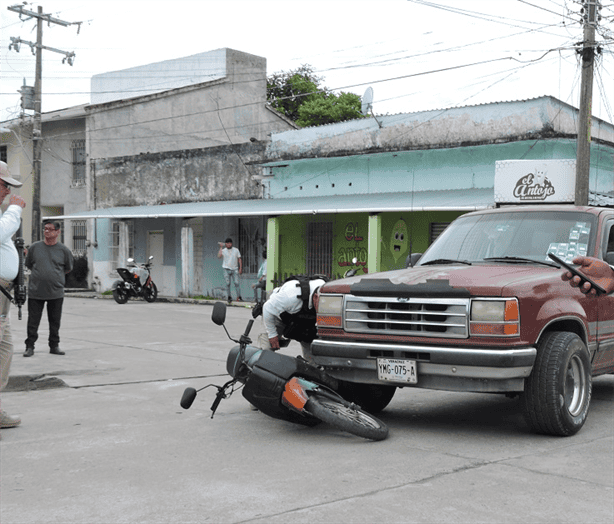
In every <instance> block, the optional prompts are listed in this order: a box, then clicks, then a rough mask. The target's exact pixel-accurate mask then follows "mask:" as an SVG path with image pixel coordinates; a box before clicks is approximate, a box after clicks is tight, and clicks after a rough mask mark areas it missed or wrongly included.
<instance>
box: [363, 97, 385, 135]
mask: <svg viewBox="0 0 614 524" xmlns="http://www.w3.org/2000/svg"><path fill="white" fill-rule="evenodd" d="M360 112H361V113H362V114H363V115H365V116H369V115H371V116H372V117H373V118H375V115H374V114H373V88H372V87H367V89H366V91H365V94H364V95H362V103H361V104H360ZM375 121H376V122H377V125H378V126H379V128H380V129H381V128H382V124H381V123H380V121H379V120H378V119H377V118H375Z"/></svg>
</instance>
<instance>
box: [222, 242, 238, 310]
mask: <svg viewBox="0 0 614 524" xmlns="http://www.w3.org/2000/svg"><path fill="white" fill-rule="evenodd" d="M219 246H220V250H219V251H218V253H217V258H223V259H224V261H223V262H222V270H223V271H224V280H225V281H226V291H227V294H228V303H229V304H230V303H231V302H232V296H231V295H230V281H231V280H232V281H233V282H234V285H235V289H236V290H237V302H242V301H243V299H242V298H241V289H240V287H239V275H240V274H241V273H243V260H241V253H240V251H239V250H238V249H237V248H236V247H232V238H227V239H226V240H225V241H224V242H219ZM224 246H225V247H224Z"/></svg>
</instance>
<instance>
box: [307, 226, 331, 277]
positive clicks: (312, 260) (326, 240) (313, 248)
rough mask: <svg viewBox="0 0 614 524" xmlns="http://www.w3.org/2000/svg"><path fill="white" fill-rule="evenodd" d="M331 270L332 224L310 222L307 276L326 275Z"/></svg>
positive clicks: (329, 273)
mask: <svg viewBox="0 0 614 524" xmlns="http://www.w3.org/2000/svg"><path fill="white" fill-rule="evenodd" d="M332 270H333V223H332V222H312V223H310V224H309V229H308V232H307V274H308V275H316V274H317V275H326V276H327V277H329V278H330V276H331V273H332Z"/></svg>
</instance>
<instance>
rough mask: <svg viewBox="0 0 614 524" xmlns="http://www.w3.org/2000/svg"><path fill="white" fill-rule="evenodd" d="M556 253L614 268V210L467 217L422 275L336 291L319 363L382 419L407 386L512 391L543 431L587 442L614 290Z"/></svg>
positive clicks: (612, 350)
mask: <svg viewBox="0 0 614 524" xmlns="http://www.w3.org/2000/svg"><path fill="white" fill-rule="evenodd" d="M548 253H554V254H556V255H558V256H559V257H560V258H561V259H563V260H565V261H567V262H570V261H571V260H572V259H573V258H574V257H575V256H577V255H587V256H593V257H597V258H601V259H604V260H606V261H608V263H609V264H610V265H614V209H612V208H600V207H575V206H569V205H541V206H539V205H532V206H510V207H500V208H496V209H489V210H485V211H478V212H473V213H468V214H466V215H463V216H461V217H459V218H458V219H456V220H455V221H454V222H453V223H452V224H451V225H450V226H449V227H448V228H447V229H446V230H445V231H444V232H443V233H442V234H441V235H440V236H439V238H438V239H437V240H436V241H435V242H434V243H433V244H432V245H431V246H430V247H429V249H428V250H427V251H426V252H425V253H424V254H423V255H422V256H421V257H420V258H419V260H418V261H417V263H416V264H415V265H414V266H413V267H407V268H406V269H402V270H395V271H386V272H381V273H373V274H368V275H361V276H356V277H351V278H345V279H341V280H335V281H331V282H328V283H327V284H325V285H324V286H322V288H321V289H320V292H319V296H318V297H316V301H315V302H316V309H317V327H318V337H317V339H316V340H314V342H313V344H312V346H311V353H312V354H311V358H312V359H313V360H314V361H315V363H317V364H318V365H320V366H322V367H323V368H324V369H325V370H326V371H327V372H328V373H330V374H331V375H333V376H334V377H336V378H338V379H339V380H340V381H341V384H342V388H343V389H344V395H345V396H346V397H348V398H351V399H353V400H354V401H355V402H357V403H358V404H360V405H361V406H362V407H363V408H364V409H367V410H371V411H373V412H378V411H381V410H382V409H384V408H385V407H386V406H387V405H388V403H389V402H390V400H391V399H392V397H393V395H394V393H395V391H396V388H399V387H407V388H412V387H414V388H415V387H418V388H429V389H441V390H450V391H474V392H491V393H505V394H508V395H511V396H515V395H520V396H521V405H522V408H523V413H524V416H525V419H526V421H527V423H528V424H529V426H530V427H531V429H532V430H533V431H536V432H538V433H545V434H551V435H562V436H567V435H573V434H575V433H576V432H577V431H579V430H580V428H581V427H582V426H583V424H584V422H585V420H586V417H587V414H588V411H589V406H590V399H591V385H592V382H591V380H592V378H591V377H592V376H596V375H601V374H605V373H613V372H614V296H613V295H614V294H610V295H601V296H595V295H584V294H582V293H581V292H580V291H579V290H578V289H577V288H572V287H571V286H570V285H569V283H567V282H563V281H562V280H561V274H562V272H563V271H562V269H561V268H560V266H559V265H557V264H556V263H555V262H553V261H552V260H551V259H550V258H549V257H548Z"/></svg>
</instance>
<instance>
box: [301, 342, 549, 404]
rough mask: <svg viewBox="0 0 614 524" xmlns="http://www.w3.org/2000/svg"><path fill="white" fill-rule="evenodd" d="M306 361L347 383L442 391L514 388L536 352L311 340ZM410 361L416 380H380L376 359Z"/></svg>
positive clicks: (521, 386) (521, 382)
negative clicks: (414, 381) (406, 381)
mask: <svg viewBox="0 0 614 524" xmlns="http://www.w3.org/2000/svg"><path fill="white" fill-rule="evenodd" d="M310 351H311V355H310V357H311V358H312V360H313V361H314V362H315V363H316V364H317V365H319V366H322V367H323V368H324V369H325V371H326V372H328V373H329V374H330V375H332V376H334V377H335V378H337V379H340V380H347V381H350V382H359V383H369V384H386V385H394V386H399V387H405V386H411V387H419V388H427V389H442V390H448V391H475V392H490V393H502V392H520V391H523V390H524V379H525V378H526V377H528V376H529V375H530V374H531V370H532V369H533V362H534V361H535V356H536V355H537V350H536V349H535V348H534V347H523V348H514V349H499V348H471V347H442V346H413V345H412V346H403V345H396V344H370V343H364V342H344V341H334V340H320V339H316V340H314V341H313V342H312V344H311V350H310ZM378 357H381V358H390V359H406V360H414V361H415V362H416V366H417V374H418V383H417V384H407V383H403V382H390V381H381V380H379V379H378V375H377V359H378Z"/></svg>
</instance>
